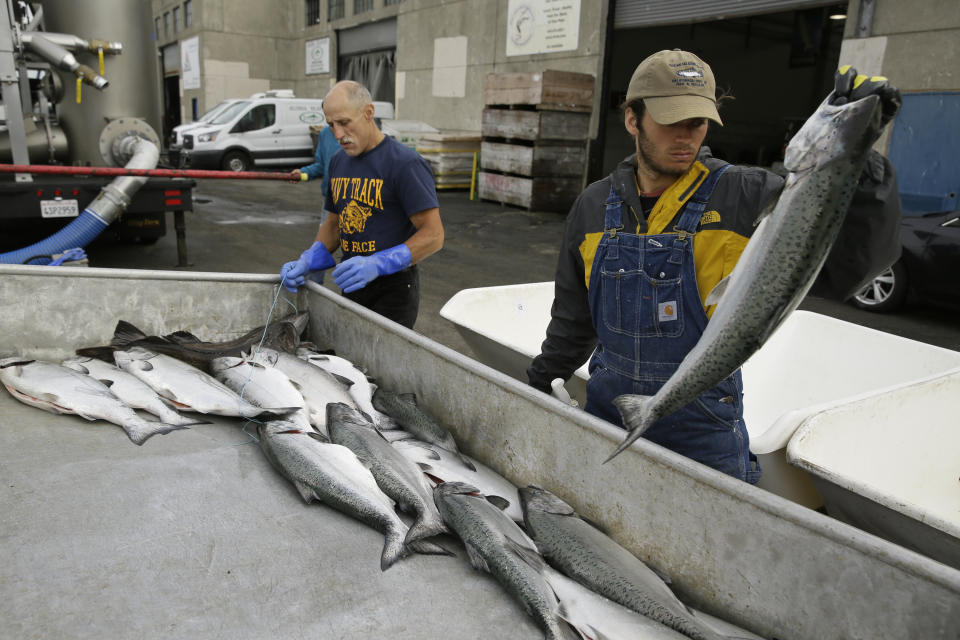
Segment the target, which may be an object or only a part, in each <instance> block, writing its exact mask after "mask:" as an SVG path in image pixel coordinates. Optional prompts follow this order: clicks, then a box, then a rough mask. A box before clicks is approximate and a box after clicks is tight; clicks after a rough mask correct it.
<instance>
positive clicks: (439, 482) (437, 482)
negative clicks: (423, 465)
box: [423, 471, 446, 484]
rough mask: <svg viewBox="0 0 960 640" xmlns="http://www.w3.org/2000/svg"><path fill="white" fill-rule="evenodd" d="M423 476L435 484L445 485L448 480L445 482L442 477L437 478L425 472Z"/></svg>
mask: <svg viewBox="0 0 960 640" xmlns="http://www.w3.org/2000/svg"><path fill="white" fill-rule="evenodd" d="M423 474H424V475H425V476H427V478H429V479H430V481H431V482H433V483H434V484H443V483H444V482H446V480H444V479H443V478H441V477H440V476H435V475H433V474H432V473H427V472H426V471H424V472H423Z"/></svg>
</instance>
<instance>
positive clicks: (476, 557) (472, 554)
mask: <svg viewBox="0 0 960 640" xmlns="http://www.w3.org/2000/svg"><path fill="white" fill-rule="evenodd" d="M464 547H465V548H466V550H467V559H468V560H469V561H470V566H472V567H473V568H474V569H476V570H477V571H486V572H487V573H490V567H489V566H487V561H486V560H485V559H484V557H483V556H482V555H480V552H479V551H477V550H476V549H474V547H473V545H471V544H470V543H469V542H465V543H464Z"/></svg>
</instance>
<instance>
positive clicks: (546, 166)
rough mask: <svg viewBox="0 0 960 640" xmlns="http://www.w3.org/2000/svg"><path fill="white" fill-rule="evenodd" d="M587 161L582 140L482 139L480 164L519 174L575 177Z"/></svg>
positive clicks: (482, 166)
mask: <svg viewBox="0 0 960 640" xmlns="http://www.w3.org/2000/svg"><path fill="white" fill-rule="evenodd" d="M586 162H587V154H586V149H585V146H584V144H583V143H575V144H569V143H552V144H551V143H543V142H536V143H534V144H532V145H531V144H509V143H502V142H495V141H493V140H484V141H483V144H482V145H481V147H480V167H481V168H482V169H486V170H492V171H497V172H501V173H513V174H518V175H521V176H551V177H576V178H579V177H580V176H582V175H583V170H584V167H585V166H586Z"/></svg>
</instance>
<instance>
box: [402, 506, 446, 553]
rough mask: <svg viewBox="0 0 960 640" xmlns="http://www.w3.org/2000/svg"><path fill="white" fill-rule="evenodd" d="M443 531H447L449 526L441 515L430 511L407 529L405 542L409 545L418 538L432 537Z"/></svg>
mask: <svg viewBox="0 0 960 640" xmlns="http://www.w3.org/2000/svg"><path fill="white" fill-rule="evenodd" d="M441 533H447V527H446V525H444V524H443V520H441V519H440V515H439V514H430V513H428V514H425V515H424V517H422V518H420V519H419V520H417V521H416V522H414V523H413V524H412V525H410V529H409V530H408V531H407V536H406V537H405V538H404V540H403V542H404V544H406V545H407V546H408V547H409V546H410V544H411V543H413V542H416V541H417V540H423V539H425V538H432V537H433V536H438V535H440V534H441Z"/></svg>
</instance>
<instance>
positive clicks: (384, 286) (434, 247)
mask: <svg viewBox="0 0 960 640" xmlns="http://www.w3.org/2000/svg"><path fill="white" fill-rule="evenodd" d="M323 111H324V114H325V115H326V118H327V123H328V124H329V126H330V127H331V128H332V129H333V134H334V136H335V137H336V139H337V142H338V143H339V144H340V147H341V149H343V151H344V153H337V154H336V155H334V157H333V158H332V159H331V160H330V167H329V171H328V173H329V176H330V188H329V191H328V193H327V198H326V203H325V206H324V208H325V209H327V210H328V211H330V212H332V213H333V215H330V216H328V217H327V219H326V220H324V221H323V222H322V223H321V225H320V229H319V231H317V236H316V238H315V240H314V243H313V245H312V246H311V247H310V248H309V249H307V250H306V251H304V252H303V254H301V256H300V258H299V259H298V260H295V261H293V262H288V263H286V264H285V265H283V269H282V270H281V272H280V276H281V280H282V282H283V286H284V287H286V288H287V289H288V290H290V291H296V290H297V287H299V286H301V285H302V284H303V283H304V281H305V278H306V276H307V274H309V273H311V272H314V271H321V270H324V269H329V268H330V267H332V266H334V264H335V262H334V259H333V257H332V256H331V255H330V254H331V252H332V251H335V250H336V249H337V247H340V248H341V249H343V259H342V260H341V262H340V264H339V265H337V267H336V268H335V269H334V270H333V281H334V283H335V284H336V285H337V286H338V287H340V288H341V289H342V290H343V295H344V296H346V297H347V298H348V299H350V300H353V301H354V302H357V303H359V304H361V305H363V306H365V307H367V308H368V309H371V310H372V311H376V312H377V313H379V314H381V315H383V316H385V317H387V318H390V319H391V320H394V321H395V322H398V323H400V324H402V325H404V326H406V327H408V328H412V327H413V324H414V322H415V321H416V319H417V311H418V310H419V306H420V280H419V275H418V271H417V268H416V266H415V265H416V264H417V263H418V262H420V261H421V260H423V259H424V258H426V257H427V256H429V255H431V254H433V253H436V252H437V251H439V250H440V248H441V247H443V223H442V222H441V220H440V209H439V203H438V201H437V192H436V187H435V185H434V182H433V173H432V172H431V171H430V167H429V165H428V164H427V163H426V161H425V160H424V159H423V158H421V157H420V156H419V155H417V153H416V152H415V151H413V150H412V149H410V148H409V147H406V146H404V145H403V144H401V143H399V142H397V141H396V140H394V139H393V138H391V137H389V136H386V135H385V134H384V133H383V132H382V131H380V129H379V127H377V125H376V123H375V122H374V120H373V103H372V100H371V98H370V93H369V92H368V91H367V90H366V89H365V88H364V87H363V86H362V85H360V84H358V83H356V82H353V81H350V80H346V81H343V82H338V83H337V84H336V85H334V87H333V88H332V89H330V92H329V93H327V96H326V97H325V98H324V101H323Z"/></svg>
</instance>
